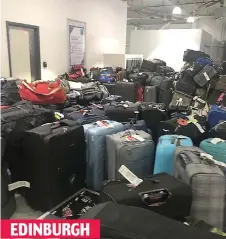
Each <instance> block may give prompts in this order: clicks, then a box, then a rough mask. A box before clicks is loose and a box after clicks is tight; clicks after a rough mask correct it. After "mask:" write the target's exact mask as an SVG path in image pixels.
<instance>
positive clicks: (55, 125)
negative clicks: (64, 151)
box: [51, 119, 75, 130]
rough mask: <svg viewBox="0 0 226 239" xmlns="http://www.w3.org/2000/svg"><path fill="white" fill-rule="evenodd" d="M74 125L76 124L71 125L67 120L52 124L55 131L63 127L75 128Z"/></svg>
mask: <svg viewBox="0 0 226 239" xmlns="http://www.w3.org/2000/svg"><path fill="white" fill-rule="evenodd" d="M73 125H75V123H74V122H73V123H70V121H68V120H67V119H64V120H61V121H57V122H55V123H52V126H51V129H52V130H54V129H57V128H59V127H61V126H73Z"/></svg>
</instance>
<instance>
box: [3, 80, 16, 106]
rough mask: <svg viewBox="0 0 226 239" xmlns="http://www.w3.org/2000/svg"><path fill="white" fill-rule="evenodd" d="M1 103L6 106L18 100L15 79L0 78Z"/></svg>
mask: <svg viewBox="0 0 226 239" xmlns="http://www.w3.org/2000/svg"><path fill="white" fill-rule="evenodd" d="M0 83H1V105H2V106H8V105H13V104H15V103H16V102H18V101H20V100H21V98H20V94H19V89H18V87H17V84H16V80H15V79H12V80H7V79H4V78H3V79H1V81H0Z"/></svg>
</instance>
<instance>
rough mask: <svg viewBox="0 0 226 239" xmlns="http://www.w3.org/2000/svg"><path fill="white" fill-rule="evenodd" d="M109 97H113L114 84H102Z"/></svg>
mask: <svg viewBox="0 0 226 239" xmlns="http://www.w3.org/2000/svg"><path fill="white" fill-rule="evenodd" d="M103 85H104V86H105V87H106V88H107V89H108V92H109V94H110V95H115V83H103Z"/></svg>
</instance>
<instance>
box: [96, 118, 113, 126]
mask: <svg viewBox="0 0 226 239" xmlns="http://www.w3.org/2000/svg"><path fill="white" fill-rule="evenodd" d="M96 124H97V125H98V126H100V127H102V128H114V126H113V125H112V124H109V123H108V122H107V121H104V120H102V121H97V122H96Z"/></svg>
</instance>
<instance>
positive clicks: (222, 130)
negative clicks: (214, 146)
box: [208, 121, 226, 140]
mask: <svg viewBox="0 0 226 239" xmlns="http://www.w3.org/2000/svg"><path fill="white" fill-rule="evenodd" d="M208 138H220V139H223V140H226V121H223V122H220V123H219V124H217V125H216V126H215V127H214V128H212V129H211V130H210V131H209V132H208Z"/></svg>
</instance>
